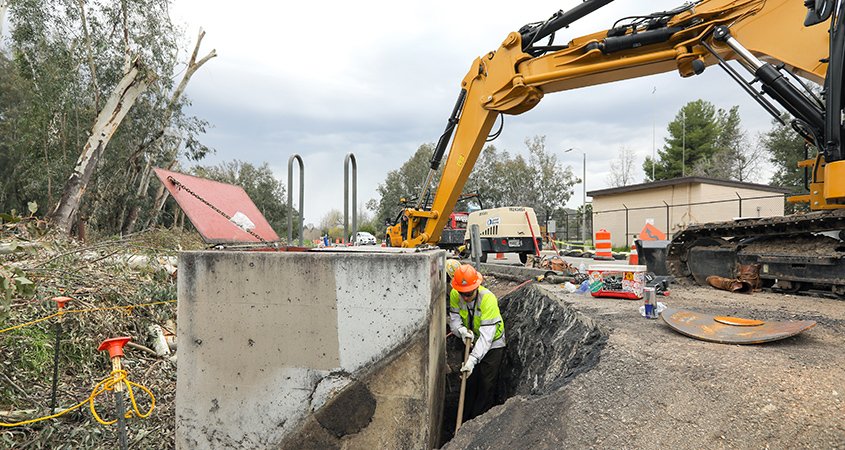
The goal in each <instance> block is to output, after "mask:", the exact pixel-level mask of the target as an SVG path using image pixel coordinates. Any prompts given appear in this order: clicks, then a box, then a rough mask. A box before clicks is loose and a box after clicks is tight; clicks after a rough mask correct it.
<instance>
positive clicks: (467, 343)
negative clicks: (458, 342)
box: [455, 338, 472, 433]
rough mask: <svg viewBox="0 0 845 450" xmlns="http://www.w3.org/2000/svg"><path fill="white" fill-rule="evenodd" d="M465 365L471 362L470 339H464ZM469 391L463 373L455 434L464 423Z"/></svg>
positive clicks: (465, 376) (462, 373) (465, 375)
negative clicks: (466, 399) (466, 398)
mask: <svg viewBox="0 0 845 450" xmlns="http://www.w3.org/2000/svg"><path fill="white" fill-rule="evenodd" d="M464 346H465V347H464V364H466V363H467V360H469V350H470V348H471V347H472V341H471V340H470V338H464ZM466 389H467V373H466V372H461V395H460V396H459V397H458V419H457V422H455V433H457V432H458V430H460V429H461V422H462V421H463V416H464V394H465V393H466Z"/></svg>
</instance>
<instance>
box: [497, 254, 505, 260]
mask: <svg viewBox="0 0 845 450" xmlns="http://www.w3.org/2000/svg"><path fill="white" fill-rule="evenodd" d="M496 259H505V254H504V253H496Z"/></svg>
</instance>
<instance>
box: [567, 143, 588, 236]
mask: <svg viewBox="0 0 845 450" xmlns="http://www.w3.org/2000/svg"><path fill="white" fill-rule="evenodd" d="M572 150H575V147H570V148H568V149H566V150H564V151H563V153H569V152H571V151H572ZM581 154H582V155H583V158H584V159H583V162H582V170H583V174H582V176H581V193H582V197H581V240H582V241H583V242H584V244H586V243H587V152H582V153H581Z"/></svg>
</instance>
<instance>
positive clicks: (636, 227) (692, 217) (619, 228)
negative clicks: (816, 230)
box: [593, 183, 783, 247]
mask: <svg viewBox="0 0 845 450" xmlns="http://www.w3.org/2000/svg"><path fill="white" fill-rule="evenodd" d="M737 193H738V194H739V195H740V196H741V197H742V198H743V199H748V198H753V197H768V196H775V197H774V198H766V199H756V200H743V201H742V216H743V217H768V216H782V215H783V197H782V196H780V195H779V194H778V193H776V192H770V191H762V190H756V189H749V188H738V187H732V186H720V185H713V184H706V183H694V184H689V183H687V184H679V185H672V186H663V187H659V188H654V189H642V190H636V191H631V192H624V193H618V194H611V195H601V196H596V197H593V211H594V212H595V214H594V215H593V220H594V221H595V222H594V229H595V230H599V229H601V228H604V229H606V230H608V231H610V233H611V240H612V243H613V246H614V247H622V246H625V245H630V244H631V243H632V242H633V239H634V236H633V235H635V234H638V233H639V232H640V230H642V228H643V226H644V225H645V223H646V221H647V220H651V221H653V223H654V226H656V227H657V228H659V229H660V230H661V231H663V232H664V233H669V234H671V235H674V234H675V233H677V232H678V231H680V230H682V229H684V228H685V227H686V226H687V225H689V224H691V223H707V222H721V221H726V220H732V219H734V218H735V217H738V216H739V208H738V206H739V202H738V198H737V196H736V194H737ZM714 200H727V202H724V203H712V204H707V205H691V206H678V207H672V208H669V209H668V224H667V208H666V206H665V205H664V204H663V202H664V201H665V202H666V203H668V204H669V205H683V204H688V203H702V202H710V201H714ZM626 206H627V207H628V209H629V211H628V229H627V233H628V236H627V239H625V234H626V228H625V211H613V210H623V209H624V208H625V207H626ZM758 206H759V207H760V212H759V214H758V211H757V207H758ZM644 207H646V208H649V209H640V210H632V209H634V208H644ZM603 211H613V212H603ZM667 225H668V226H667ZM670 237H671V236H670Z"/></svg>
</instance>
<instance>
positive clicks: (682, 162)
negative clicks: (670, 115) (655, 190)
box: [681, 109, 687, 177]
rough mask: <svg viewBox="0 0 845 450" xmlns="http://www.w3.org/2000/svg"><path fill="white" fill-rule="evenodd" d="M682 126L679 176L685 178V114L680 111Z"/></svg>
mask: <svg viewBox="0 0 845 450" xmlns="http://www.w3.org/2000/svg"><path fill="white" fill-rule="evenodd" d="M681 117H682V118H683V122H682V123H683V126H682V130H681V176H682V177H685V176H687V113H686V111H684V110H683V109H681Z"/></svg>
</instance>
